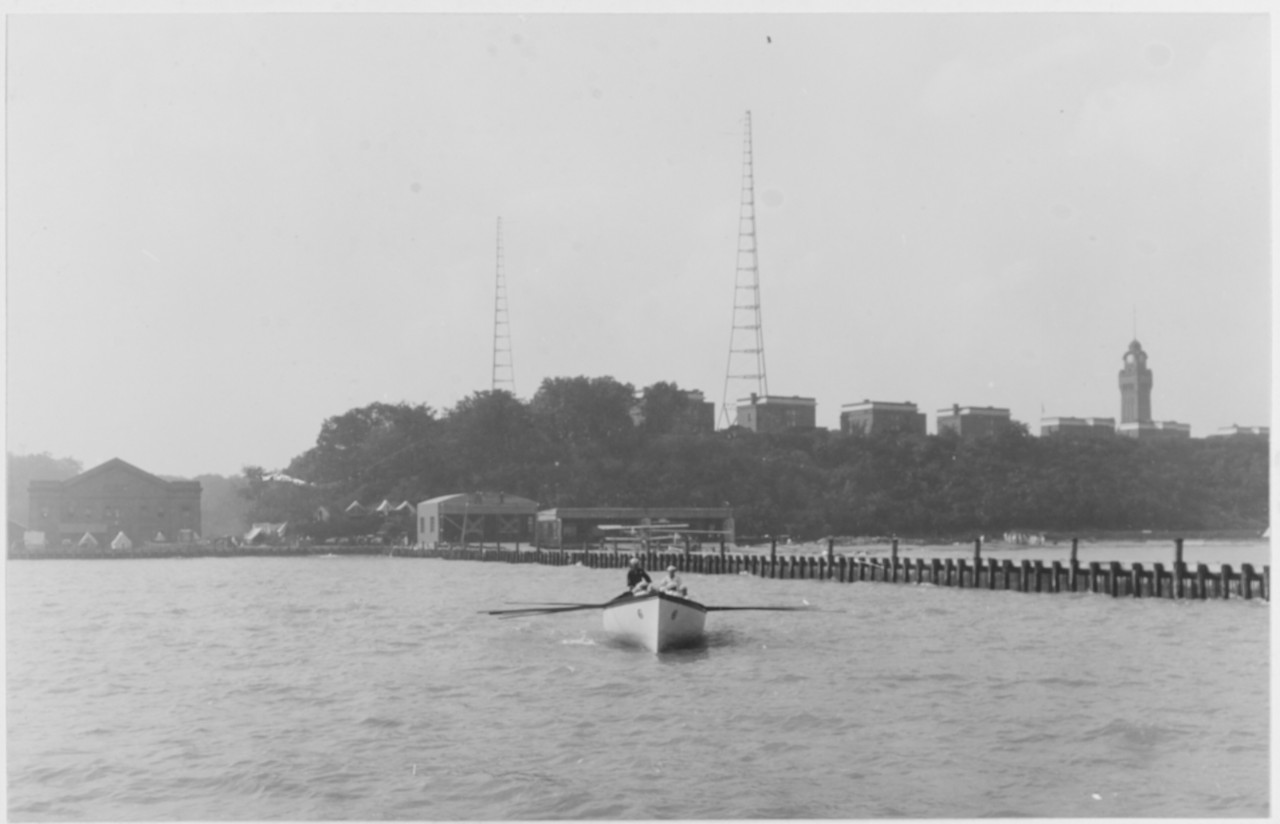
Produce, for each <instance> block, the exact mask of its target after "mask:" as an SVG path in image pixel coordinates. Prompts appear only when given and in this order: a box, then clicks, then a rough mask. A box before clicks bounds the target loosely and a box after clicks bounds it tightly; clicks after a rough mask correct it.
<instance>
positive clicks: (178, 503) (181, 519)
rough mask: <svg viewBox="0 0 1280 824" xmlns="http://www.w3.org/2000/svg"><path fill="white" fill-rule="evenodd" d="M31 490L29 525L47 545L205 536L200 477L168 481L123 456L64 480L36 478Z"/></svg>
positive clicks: (137, 542) (102, 544)
mask: <svg viewBox="0 0 1280 824" xmlns="http://www.w3.org/2000/svg"><path fill="white" fill-rule="evenodd" d="M28 495H29V501H30V508H29V510H28V518H29V520H30V521H31V524H30V526H29V528H28V529H29V530H30V531H34V532H39V533H43V544H44V546H46V547H57V546H62V545H64V544H67V545H79V544H81V543H84V545H86V546H97V547H99V548H105V547H109V546H111V545H112V543H113V542H116V543H117V544H119V543H122V542H121V541H119V540H118V539H119V538H120V536H121V535H124V536H125V538H126V539H127V542H128V543H129V544H131V545H133V546H141V545H144V544H147V543H165V542H171V541H193V540H196V539H198V538H199V537H200V482H199V481H166V480H164V479H163V478H160V477H157V476H155V475H152V474H151V473H150V472H144V471H143V470H141V469H139V468H138V467H136V466H134V465H133V464H130V463H127V462H126V461H122V460H120V459H119V458H112V459H111V460H109V461H107V462H106V463H103V464H99V465H98V466H95V467H94V468H92V469H89V470H87V471H85V472H82V473H80V474H79V475H77V476H75V477H74V478H68V479H67V480H65V481H32V482H31V484H30V486H29V487H28ZM86 536H88V539H89V540H86Z"/></svg>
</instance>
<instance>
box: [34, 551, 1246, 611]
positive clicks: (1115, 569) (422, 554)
mask: <svg viewBox="0 0 1280 824" xmlns="http://www.w3.org/2000/svg"><path fill="white" fill-rule="evenodd" d="M1076 549H1077V542H1076V541H1072V545H1071V554H1070V556H1069V558H1066V559H1064V560H1062V561H1049V562H1045V561H1044V560H1041V559H1036V560H1022V561H1019V562H1017V563H1015V562H1014V561H1012V560H1010V559H1008V558H1006V559H1002V560H1001V559H994V558H984V557H982V542H981V541H975V543H974V549H973V555H972V557H971V558H967V559H966V558H937V557H933V558H924V557H915V558H912V557H903V556H902V555H901V554H900V553H899V551H898V543H897V542H896V541H895V542H894V543H893V545H892V548H891V550H890V554H889V555H888V556H887V557H874V558H873V557H846V556H845V555H843V554H839V553H836V552H835V547H834V541H828V544H827V549H826V552H825V553H819V554H816V555H786V554H779V553H778V547H777V544H776V543H774V544H773V545H772V546H771V547H770V548H769V550H768V551H767V553H765V552H741V551H738V552H730V551H728V550H727V548H726V547H724V546H721V547H720V548H719V550H718V551H716V550H715V549H712V551H710V552H689V551H682V552H662V551H657V550H652V549H650V550H642V551H639V552H636V553H634V554H636V555H638V556H639V557H640V558H642V559H643V561H644V564H645V568H646V569H650V570H662V569H665V568H666V567H668V566H675V567H676V568H677V569H678V570H680V571H681V572H686V573H695V574H701V575H742V574H747V575H755V576H759V577H762V578H774V579H809V580H827V581H835V582H840V583H854V582H868V583H889V584H932V585H934V586H946V587H958V588H968V589H986V590H1006V591H1015V592H1024V593H1047V594H1053V593H1063V592H1090V593H1096V594H1100V595H1108V596H1111V597H1114V598H1121V597H1127V598H1184V599H1186V598H1189V599H1198V600H1207V599H1219V600H1228V599H1231V598H1241V599H1244V600H1253V599H1260V600H1263V601H1270V600H1271V567H1270V566H1268V565H1264V566H1263V567H1262V568H1261V569H1257V568H1255V567H1254V566H1253V565H1252V564H1247V563H1245V564H1241V565H1240V568H1239V569H1238V570H1237V569H1234V568H1233V567H1232V566H1231V565H1230V564H1222V565H1221V566H1220V567H1218V568H1217V569H1210V568H1209V567H1208V566H1207V565H1205V564H1202V563H1201V564H1194V565H1192V564H1187V563H1184V562H1183V561H1182V540H1181V539H1176V540H1175V541H1173V552H1172V558H1171V562H1170V564H1169V565H1168V566H1167V567H1166V566H1165V565H1164V564H1162V563H1152V564H1150V566H1147V565H1144V564H1142V563H1130V564H1123V563H1121V562H1119V561H1111V562H1099V561H1091V562H1089V563H1081V562H1080V561H1078V560H1077V559H1076ZM632 554H633V553H628V552H617V551H612V550H600V549H592V548H586V547H584V548H578V549H543V548H540V547H536V546H535V547H525V548H521V547H520V546H519V545H516V546H514V547H512V546H509V545H507V546H503V545H498V546H485V545H469V546H443V547H437V548H430V549H428V548H422V547H403V546H401V547H389V546H380V545H320V546H315V545H312V546H305V545H304V546H240V547H236V546H211V545H198V544H197V545H183V544H153V545H147V546H143V547H138V548H134V549H129V550H101V549H95V548H84V547H59V548H52V549H40V550H34V549H26V550H23V549H19V548H13V549H10V551H9V558H10V559H11V560H17V559H55V558H58V559H110V558H231V557H289V556H327V555H330V556H359V555H393V556H396V557H408V558H441V559H445V560H455V561H481V562H495V563H507V564H541V565H547V566H569V565H577V564H580V565H582V566H584V567H588V568H591V569H621V568H623V567H625V566H626V565H627V562H628V560H629V558H630V557H631V556H632Z"/></svg>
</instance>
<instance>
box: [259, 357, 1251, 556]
mask: <svg viewBox="0 0 1280 824" xmlns="http://www.w3.org/2000/svg"><path fill="white" fill-rule="evenodd" d="M698 412H699V410H698V402H696V401H694V400H692V399H691V398H690V397H689V396H688V395H687V394H686V393H685V392H683V391H681V390H680V388H679V387H678V386H676V385H675V384H671V383H665V382H663V383H656V384H654V385H652V386H648V387H645V388H644V389H643V390H641V391H639V392H637V391H636V390H635V388H634V387H633V386H632V385H630V384H627V383H621V382H618V381H616V380H614V379H612V378H609V377H602V378H586V377H574V378H548V379H546V380H545V381H543V383H542V385H541V386H540V387H539V388H538V391H537V392H536V393H535V394H534V396H533V397H532V398H531V399H529V400H528V401H522V400H520V399H517V398H516V397H515V396H513V395H512V394H511V393H509V392H506V391H503V390H495V391H482V392H476V393H474V394H472V395H471V396H469V397H467V398H465V399H463V400H462V401H460V402H458V403H457V404H456V405H455V406H454V407H453V408H451V409H448V410H446V411H444V412H442V413H441V412H437V411H436V410H433V409H432V408H430V407H428V406H426V405H414V404H405V403H400V404H386V403H373V404H369V405H368V406H364V407H360V408H357V409H352V410H350V411H348V412H345V413H343V414H341V415H337V416H334V417H331V418H329V419H327V420H325V421H324V423H323V425H322V426H321V427H320V432H319V435H318V436H317V438H316V443H315V446H313V447H311V448H310V449H308V450H307V451H305V452H303V453H302V454H301V455H298V456H297V457H295V458H294V459H293V460H292V461H291V462H290V464H289V466H288V467H286V468H285V469H284V470H283V473H284V475H286V476H288V477H289V478H292V479H296V481H299V482H290V481H287V480H280V479H279V478H278V476H277V475H275V474H273V473H268V472H266V471H264V470H263V469H262V468H261V467H252V466H251V467H245V469H244V476H245V481H246V482H245V484H244V488H243V490H242V494H243V495H244V496H245V498H246V499H247V500H248V502H249V517H250V519H251V520H253V521H283V520H288V521H290V522H291V523H293V524H296V525H299V526H300V527H301V528H303V529H304V530H305V529H311V530H312V531H313V533H314V534H315V535H316V536H317V537H320V536H321V535H322V534H326V531H327V534H338V533H340V532H341V531H342V530H343V529H346V530H347V531H349V532H351V531H354V532H360V531H363V530H367V529H368V528H370V526H371V522H369V521H368V520H367V519H366V520H361V519H344V518H343V517H342V516H341V512H342V510H343V509H344V508H345V507H346V505H347V504H349V503H350V502H351V501H360V502H362V503H364V504H370V503H377V502H379V501H381V500H383V499H387V500H390V501H391V502H393V503H398V502H399V501H401V500H408V501H410V502H411V503H414V504H416V503H417V502H419V501H422V500H425V499H427V498H430V497H434V496H437V495H443V494H449V493H455V492H470V491H480V490H485V491H502V492H507V493H510V494H514V495H520V496H522V497H527V498H531V499H533V500H535V501H537V502H538V504H539V506H540V507H543V508H549V507H556V506H581V507H590V506H726V505H727V506H732V507H733V510H734V517H735V520H736V523H737V530H738V533H739V534H740V535H761V536H763V535H789V536H792V537H794V538H798V539H814V538H818V537H822V536H827V535H841V536H858V535H891V534H896V535H901V536H921V537H938V536H962V535H973V534H986V535H997V534H1000V533H1002V532H1005V531H1009V530H1019V531H1035V532H1059V533H1072V534H1087V533H1089V532H1099V531H1137V530H1143V529H1150V530H1153V531H1167V530H1182V531H1186V532H1195V531H1215V530H1246V529H1248V530H1259V531H1260V530H1262V529H1264V528H1265V527H1266V525H1267V523H1268V450H1267V442H1266V440H1265V439H1246V438H1209V439H1188V440H1171V441H1160V442H1148V441H1138V440H1136V439H1131V438H1126V437H1114V438H1107V439H1102V440H1093V439H1075V438H1069V437H1063V436H1049V437H1043V438H1040V437H1033V436H1032V435H1030V433H1029V432H1028V431H1027V428H1026V426H1025V425H1022V424H1017V423H1010V424H1009V425H1008V426H1006V427H1004V428H1003V429H1002V430H1001V431H999V432H997V433H995V434H993V435H990V436H985V437H980V438H965V439H962V438H959V437H957V436H955V435H954V434H952V433H943V434H941V435H910V434H897V433H884V434H879V433H878V434H873V435H864V434H858V433H855V434H842V433H839V432H831V431H826V430H811V431H797V432H788V433H782V434H773V435H768V434H758V433H754V432H751V431H748V430H744V429H741V428H737V427H732V428H729V429H726V430H721V431H716V432H709V431H706V429H705V425H701V424H700V423H699V417H698ZM322 506H323V507H327V508H328V509H329V511H330V512H332V513H334V515H335V516H336V517H335V518H334V519H332V520H331V521H330V522H329V523H328V524H327V525H321V524H320V523H319V522H317V521H316V520H315V518H314V515H315V513H316V512H317V510H318V508H319V507H322ZM308 525H309V526H308Z"/></svg>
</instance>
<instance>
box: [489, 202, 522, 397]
mask: <svg viewBox="0 0 1280 824" xmlns="http://www.w3.org/2000/svg"><path fill="white" fill-rule="evenodd" d="M503 264H504V261H503V256H502V218H498V266H497V276H496V283H495V286H494V292H493V387H492V388H493V389H494V390H497V389H505V390H507V391H508V392H510V393H511V394H513V395H514V394H515V393H516V373H515V366H514V365H513V364H512V362H511V321H510V318H509V317H508V316H507V276H506V273H505V271H504V265H503Z"/></svg>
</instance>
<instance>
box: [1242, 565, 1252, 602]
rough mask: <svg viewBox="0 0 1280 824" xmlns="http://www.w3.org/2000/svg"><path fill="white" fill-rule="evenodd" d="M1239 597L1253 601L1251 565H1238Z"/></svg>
mask: <svg viewBox="0 0 1280 824" xmlns="http://www.w3.org/2000/svg"><path fill="white" fill-rule="evenodd" d="M1240 597H1241V598H1243V599H1245V600H1246V601H1249V600H1252V599H1253V564H1241V565H1240Z"/></svg>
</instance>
